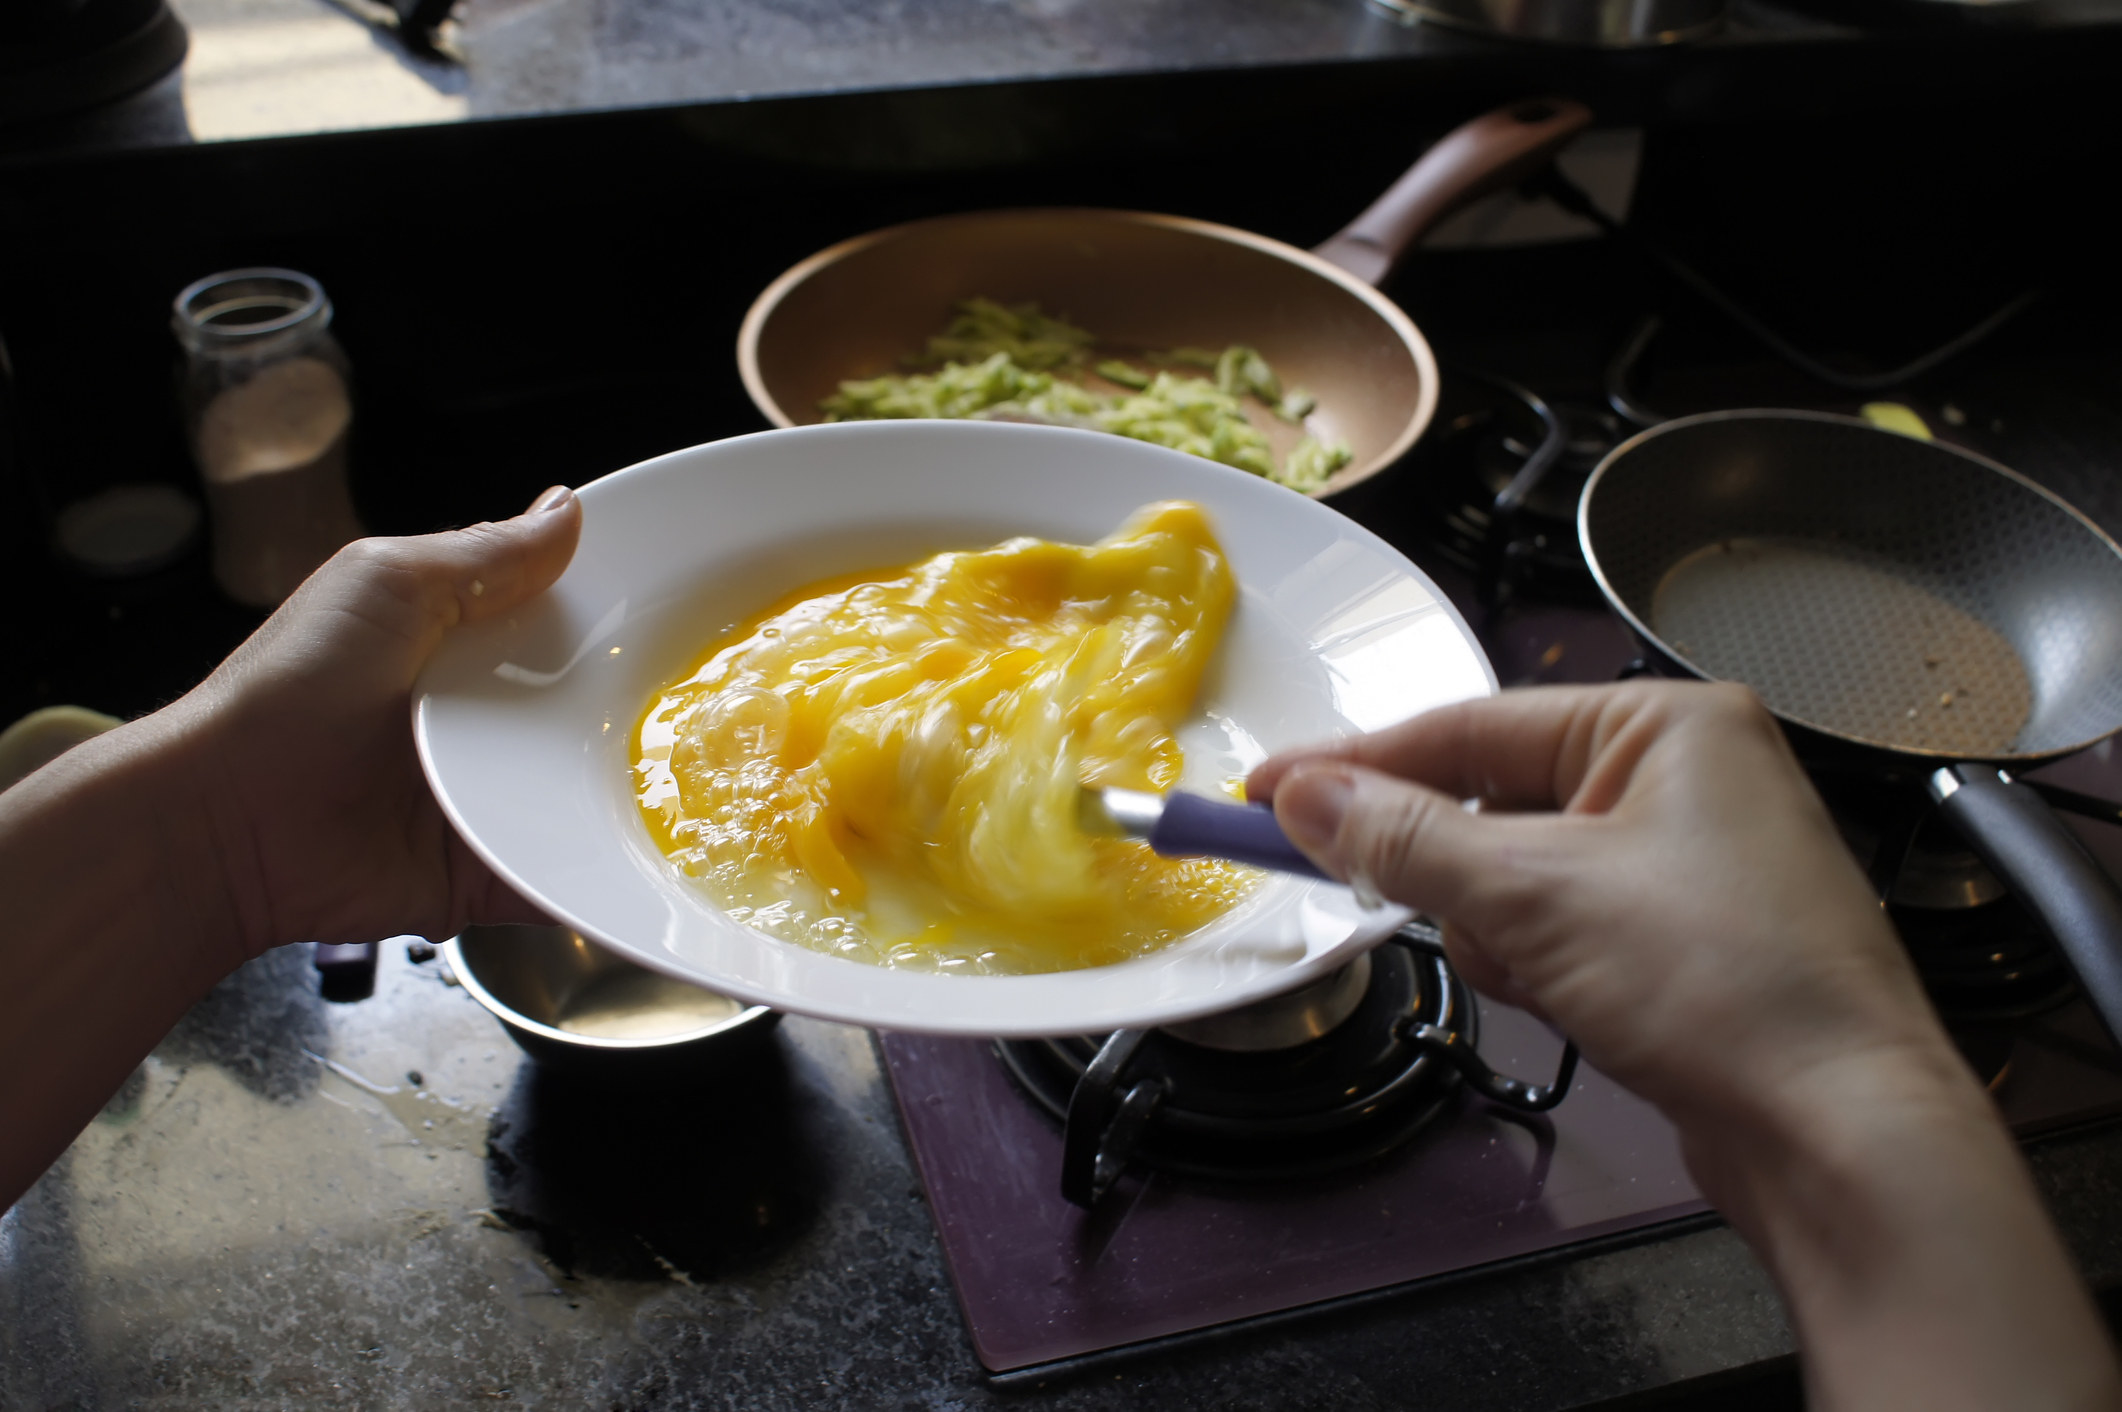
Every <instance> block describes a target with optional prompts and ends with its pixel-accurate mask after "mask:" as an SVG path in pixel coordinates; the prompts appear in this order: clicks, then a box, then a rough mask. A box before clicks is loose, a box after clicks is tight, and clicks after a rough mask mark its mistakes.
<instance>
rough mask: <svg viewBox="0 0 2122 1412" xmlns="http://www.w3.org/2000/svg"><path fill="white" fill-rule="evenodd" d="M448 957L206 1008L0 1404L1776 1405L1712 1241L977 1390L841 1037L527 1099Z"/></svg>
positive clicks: (2091, 1148)
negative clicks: (717, 1071) (702, 1070)
mask: <svg viewBox="0 0 2122 1412" xmlns="http://www.w3.org/2000/svg"><path fill="white" fill-rule="evenodd" d="M443 966H444V963H443V962H442V961H441V960H439V959H437V960H435V961H431V962H428V963H426V964H425V965H414V964H412V963H411V962H409V961H408V960H407V958H406V953H405V950H404V948H403V946H401V945H398V944H392V945H390V946H388V947H386V948H385V954H384V959H383V964H382V967H381V972H380V975H379V978H378V986H377V993H376V995H375V996H374V997H373V998H371V999H369V1000H366V1001H363V1002H360V1003H358V1004H353V1005H330V1004H327V1003H325V1002H323V1001H322V1000H320V999H318V998H317V995H316V983H315V979H314V975H313V973H312V972H311V969H310V967H309V964H308V958H307V954H306V949H305V948H291V949H288V950H285V951H282V952H277V953H274V954H272V955H270V956H268V957H266V958H264V959H263V960H260V961H258V962H255V963H253V964H252V965H251V966H249V967H248V968H246V969H245V970H244V971H243V972H242V973H240V974H239V975H237V976H236V977H234V978H233V979H231V980H230V981H228V982H227V983H226V984H224V985H223V986H222V987H221V988H220V989H218V990H217V991H216V992H215V993H214V994H213V995H212V996H210V997H209V998H208V999H207V1001H206V1002H205V1003H204V1004H202V1005H201V1006H200V1007H199V1008H198V1010H196V1011H195V1012H194V1013H193V1014H192V1015H191V1017H190V1018H189V1019H187V1020H186V1021H185V1023H184V1024H183V1025H182V1026H181V1027H180V1028H179V1029H178V1031H177V1032H176V1033H175V1034H173V1035H172V1036H171V1037H170V1038H169V1039H168V1040H167V1041H166V1042H165V1043H164V1044H163V1045H162V1046H161V1048H160V1049H159V1050H157V1052H156V1054H155V1055H154V1056H153V1057H152V1058H151V1059H149V1060H148V1062H147V1063H146V1064H145V1065H143V1066H142V1067H141V1069H140V1071H139V1072H138V1073H137V1074H136V1075H135V1076H134V1077H133V1079H132V1080H130V1081H129V1082H128V1083H127V1084H126V1086H125V1088H124V1089H123V1090H122V1091H121V1092H120V1093H119V1094H118V1095H117V1096H116V1097H115V1098H114V1099H113V1100H112V1101H111V1103H110V1105H109V1106H108V1107H107V1108H106V1109H105V1111H104V1113H103V1115H102V1116H101V1117H100V1118H98V1119H97V1120H96V1122H94V1123H93V1124H92V1125H91V1126H90V1127H89V1129H88V1131H87V1132H85V1133H84V1134H83V1135H82V1136H81V1138H80V1139H79V1140H78V1141H77V1142H76V1143H75V1144H74V1146H73V1148H72V1150H71V1151H69V1152H68V1153H67V1154H66V1156H65V1157H64V1158H63V1159H62V1160H61V1161H60V1163H59V1165H58V1166H56V1167H55V1168H54V1169H53V1170H52V1171H51V1172H50V1173H49V1174H48V1175H47V1176H46V1177H45V1178H44V1180H43V1181H42V1182H40V1183H39V1184H38V1186H37V1187H36V1188H35V1189H34V1190H33V1191H32V1192H31V1194H30V1195H29V1196H28V1197H26V1198H25V1199H24V1200H23V1201H22V1202H21V1203H20V1204H19V1205H18V1206H17V1207H16V1208H15V1209H14V1210H13V1211H11V1212H10V1213H8V1215H7V1216H6V1217H5V1218H4V1222H0V1405H4V1406H7V1407H24V1408H28V1407H62V1406H66V1407H83V1408H96V1407H118V1406H130V1405H136V1404H141V1403H147V1404H153V1405H157V1406H166V1407H215V1408H229V1407H243V1406H284V1405H302V1406H314V1407H436V1406H473V1405H481V1404H482V1403H484V1402H494V1403H499V1404H505V1405H512V1406H545V1407H565V1408H574V1407H592V1406H594V1407H611V1408H637V1407H638V1408H650V1407H654V1408H680V1407H725V1406H740V1407H746V1408H758V1409H761V1410H762V1412H766V1410H767V1409H780V1408H791V1409H793V1408H807V1407H817V1406H845V1407H938V1408H980V1407H1003V1406H1021V1407H1034V1408H1052V1409H1070V1412H1077V1409H1085V1410H1086V1412H1087V1409H1096V1408H1121V1407H1140V1406H1144V1405H1155V1406H1157V1407H1160V1408H1165V1407H1168V1408H1173V1409H1194V1408H1202V1409H1207V1408H1226V1407H1232V1406H1243V1407H1249V1408H1259V1409H1275V1408H1300V1407H1321V1406H1332V1407H1337V1408H1351V1409H1361V1408H1379V1409H1384V1408H1414V1407H1438V1406H1449V1407H1454V1408H1462V1409H1466V1412H1484V1409H1516V1412H1533V1409H1545V1408H1562V1407H1575V1406H1583V1405H1592V1404H1598V1403H1603V1402H1606V1401H1608V1400H1610V1399H1615V1398H1621V1397H1624V1396H1626V1395H1630V1394H1635V1393H1639V1392H1643V1391H1646V1390H1649V1389H1654V1388H1659V1387H1666V1386H1670V1385H1673V1384H1681V1385H1683V1388H1684V1386H1685V1385H1686V1384H1688V1383H1689V1382H1691V1381H1697V1380H1706V1381H1702V1382H1701V1384H1700V1391H1701V1393H1702V1395H1703V1396H1704V1397H1709V1396H1712V1395H1714V1396H1716V1397H1717V1398H1720V1399H1724V1400H1723V1401H1722V1402H1721V1403H1720V1404H1719V1405H1723V1406H1731V1405H1734V1403H1733V1402H1732V1401H1731V1400H1730V1399H1733V1398H1737V1397H1741V1396H1745V1395H1749V1394H1748V1393H1747V1392H1746V1391H1745V1390H1746V1389H1749V1388H1750V1389H1751V1390H1752V1391H1751V1394H1750V1395H1752V1396H1756V1397H1761V1398H1763V1399H1764V1401H1763V1402H1762V1403H1761V1404H1760V1405H1780V1404H1776V1403H1772V1402H1769V1401H1766V1400H1765V1399H1766V1398H1768V1397H1769V1396H1770V1395H1771V1394H1775V1393H1780V1392H1782V1391H1783V1390H1784V1389H1786V1388H1787V1385H1788V1383H1787V1373H1786V1372H1785V1371H1784V1370H1783V1369H1782V1367H1781V1366H1780V1365H1779V1364H1777V1363H1774V1362H1771V1361H1769V1360H1778V1359H1781V1358H1783V1357H1784V1356H1785V1355H1787V1354H1788V1352H1789V1350H1790V1335H1789V1331H1788V1328H1787V1326H1786V1324H1785V1322H1784V1319H1783V1315H1782V1312H1781V1310H1780V1308H1779V1306H1778V1304H1777V1301H1776V1298H1775V1295H1774V1292H1773V1291H1772V1289H1771V1288H1770V1286H1769V1284H1768V1281H1767V1279H1766V1278H1765V1277H1764V1276H1763V1275H1762V1273H1761V1272H1760V1270H1759V1269H1758V1267H1757V1266H1756V1265H1755V1264H1754V1263H1753V1261H1752V1260H1751V1258H1750V1257H1749V1256H1748V1255H1747V1253H1746V1252H1745V1250H1744V1248H1743V1247H1742V1246H1741V1245H1740V1243H1739V1241H1738V1240H1737V1238H1736V1237H1734V1236H1733V1235H1732V1234H1731V1233H1730V1232H1729V1231H1727V1230H1725V1229H1723V1228H1721V1227H1711V1228H1706V1229H1705V1228H1692V1229H1687V1230H1685V1231H1684V1232H1682V1233H1679V1234H1668V1235H1664V1236H1663V1237H1662V1238H1661V1237H1654V1238H1652V1239H1650V1240H1648V1241H1646V1242H1644V1243H1639V1244H1631V1245H1626V1246H1623V1247H1621V1248H1614V1249H1605V1250H1600V1251H1597V1252H1596V1253H1588V1254H1587V1253H1583V1252H1581V1251H1579V1252H1572V1253H1569V1254H1566V1255H1565V1256H1563V1257H1562V1258H1560V1259H1557V1260H1551V1261H1542V1262H1535V1263H1533V1264H1530V1265H1527V1266H1524V1267H1520V1268H1514V1269H1509V1270H1504V1271H1492V1272H1485V1273H1480V1274H1476V1275H1474V1276H1472V1277H1470V1278H1467V1279H1463V1280H1458V1281H1455V1282H1451V1283H1447V1284H1444V1285H1442V1286H1439V1287H1436V1288H1433V1289H1416V1290H1413V1291H1408V1292H1402V1293H1398V1294H1392V1295H1387V1296H1382V1297H1377V1298H1373V1299H1370V1300H1365V1301H1358V1302H1356V1303H1354V1304H1352V1305H1346V1306H1341V1307H1336V1308H1333V1309H1329V1310H1323V1311H1315V1312H1312V1313H1309V1314H1302V1315H1299V1316H1296V1317H1294V1318H1290V1319H1286V1320H1282V1321H1277V1322H1272V1323H1269V1324H1268V1325H1266V1326H1264V1327H1261V1326H1256V1327H1252V1328H1249V1329H1246V1330H1243V1331H1240V1333H1239V1334H1238V1335H1237V1336H1231V1335H1228V1334H1226V1335H1224V1336H1222V1337H1216V1336H1209V1337H1206V1338H1203V1339H1198V1340H1182V1341H1179V1342H1178V1343H1176V1344H1174V1345H1170V1346H1166V1347H1164V1348H1161V1349H1158V1350H1155V1351H1153V1352H1151V1353H1148V1354H1137V1355H1135V1356H1133V1357H1130V1358H1122V1359H1117V1360H1113V1361H1110V1362H1107V1363H1102V1364H1096V1365H1092V1366H1089V1367H1086V1368H1082V1369H1079V1370H1076V1371H1074V1372H1073V1373H1071V1374H1069V1375H1067V1376H1065V1377H1058V1378H1052V1379H1047V1380H1044V1381H1042V1380H1039V1379H1037V1378H1034V1379H1032V1380H1030V1381H1029V1382H1027V1383H1020V1384H1013V1385H1011V1386H1008V1387H997V1386H995V1385H992V1384H991V1383H990V1382H989V1381H988V1380H987V1379H986V1376H985V1375H984V1374H983V1372H982V1371H981V1369H980V1368H979V1366H978V1365H977V1363H975V1361H974V1359H973V1357H972V1353H971V1350H970V1348H969V1346H968V1345H967V1342H966V1339H965V1334H964V1331H963V1327H962V1325H961V1323H960V1321H959V1316H958V1312H957V1307H956V1304H955V1302H954V1299H953V1296H952V1294H951V1291H950V1287H949V1283H948V1280H947V1278H946V1276H945V1274H944V1271H943V1268H942V1264H941V1257H940V1253H939V1251H938V1247H937V1241H936V1236H935V1231H934V1229H933V1227H932V1226H931V1224H930V1221H929V1216H928V1210H927V1207H926V1205H925V1204H924V1202H923V1200H922V1198H921V1194H920V1192H919V1189H918V1187H917V1185H916V1182H915V1178H914V1175H913V1172H912V1170H911V1168H910V1165H909V1162H908V1158H907V1155H906V1152H905V1149H904V1148H903V1146H902V1145H901V1142H900V1138H899V1133H898V1129H897V1123H896V1118H895V1115H894V1112H893V1108H892V1102H891V1097H890V1093H889V1090H888V1088H887V1087H886V1084H885V1082H884V1080H883V1078H882V1076H881V1074H880V1072H879V1067H878V1063H877V1058H876V1054H875V1050H874V1048H873V1046H872V1043H871V1041H870V1039H869V1037H868V1036H867V1035H866V1034H865V1033H863V1032H861V1031H858V1030H849V1029H845V1028H842V1027H839V1026H834V1025H827V1024H822V1023H818V1022H813V1021H805V1020H799V1019H790V1020H787V1021H785V1022H784V1024H783V1025H782V1027H781V1030H780V1032H779V1035H778V1037H777V1039H776V1041H775V1043H774V1045H773V1048H772V1050H771V1052H770V1053H768V1054H767V1055H765V1056H763V1058H762V1060H761V1061H760V1062H758V1063H756V1064H754V1065H751V1066H748V1067H745V1068H743V1069H739V1070H737V1071H734V1072H731V1073H729V1074H728V1075H727V1076H726V1077H724V1078H722V1079H719V1080H715V1081H708V1082H703V1083H700V1084H697V1085H695V1086H691V1087H681V1088H673V1089H671V1090H668V1091H666V1092H663V1093H658V1094H643V1095H639V1096H614V1095H612V1094H611V1093H609V1092H603V1091H585V1090H581V1089H575V1088H570V1087H568V1086H567V1085H566V1084H564V1083H557V1082H554V1081H553V1080H551V1079H549V1078H546V1077H544V1076H542V1075H540V1074H539V1073H538V1072H537V1071H535V1070H533V1069H532V1068H531V1067H530V1066H529V1065H528V1063H527V1061H523V1060H522V1059H521V1058H520V1056H519V1055H518V1054H517V1051H516V1050H515V1048H514V1047H513V1046H512V1045H511V1044H510V1043H509V1041H508V1040H507V1038H506V1037H505V1036H504V1035H503V1033H502V1031H501V1030H500V1028H499V1027H498V1026H497V1025H496V1024H494V1022H493V1021H492V1020H491V1019H490V1018H489V1017H488V1016H487V1015H486V1013H485V1012H484V1011H483V1010H481V1009H479V1008H478V1006H477V1005H476V1004H475V1003H474V1002H473V1001H472V1000H471V999H470V997H468V996H467V995H466V994H465V993H464V992H463V991H462V990H461V989H459V988H457V987H455V986H453V985H451V984H449V983H448V981H447V980H446V972H445V971H444V969H443ZM413 1072H417V1073H419V1074H420V1076H421V1078H422V1080H423V1083H422V1084H420V1085H419V1086H415V1085H414V1084H413V1083H412V1081H411V1079H410V1077H409V1075H410V1074H411V1073H413ZM2033 1160H2034V1166H2035V1170H2036V1173H2037V1175H2038V1177H2039V1179H2040V1182H2041V1186H2042V1189H2043V1191H2044V1193H2045V1194H2046V1195H2047V1197H2048V1199H2049V1202H2050V1207H2051V1209H2052V1210H2053V1211H2054V1212H2055V1214H2056V1216H2057V1219H2058V1220H2059V1221H2060V1222H2061V1223H2062V1225H2063V1228H2064V1231H2065V1233H2066V1236H2067V1238H2068V1239H2069V1241H2070V1243H2071V1245H2072V1248H2073V1249H2074V1250H2075V1251H2076V1252H2077V1253H2078V1256H2079V1259H2080V1261H2081V1264H2082V1265H2083V1267H2084V1268H2085V1270H2086V1272H2087V1274H2088V1275H2089V1276H2090V1277H2091V1278H2092V1279H2093V1280H2095V1281H2096V1282H2100V1283H2103V1284H2109V1285H2112V1284H2114V1283H2115V1282H2117V1281H2122V1220H2118V1219H2117V1217H2116V1213H2117V1212H2122V1129H2108V1130H2106V1131H2104V1132H2101V1133H2097V1134H2091V1135H2085V1136H2080V1137H2075V1138H2066V1139H2062V1140H2056V1141H2051V1142H2048V1143H2046V1144H2044V1145H2042V1146H2041V1147H2040V1148H2038V1149H2036V1151H2035V1153H2034V1158H2033ZM1764 1363H1767V1367H1766V1368H1765V1369H1763V1368H1762V1367H1760V1366H1758V1365H1762V1364H1764ZM1735 1369H1738V1370H1751V1373H1752V1376H1751V1377H1750V1378H1748V1379H1746V1380H1743V1381H1742V1382H1741V1383H1739V1384H1736V1385H1735V1384H1732V1383H1730V1382H1728V1381H1720V1380H1719V1375H1726V1376H1728V1375H1729V1373H1730V1372H1731V1370H1735ZM1678 1405H1689V1404H1685V1403H1683V1404H1678ZM1736 1405H1740V1406H1744V1405H1748V1404H1746V1403H1745V1402H1739V1403H1737V1404H1736Z"/></svg>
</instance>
